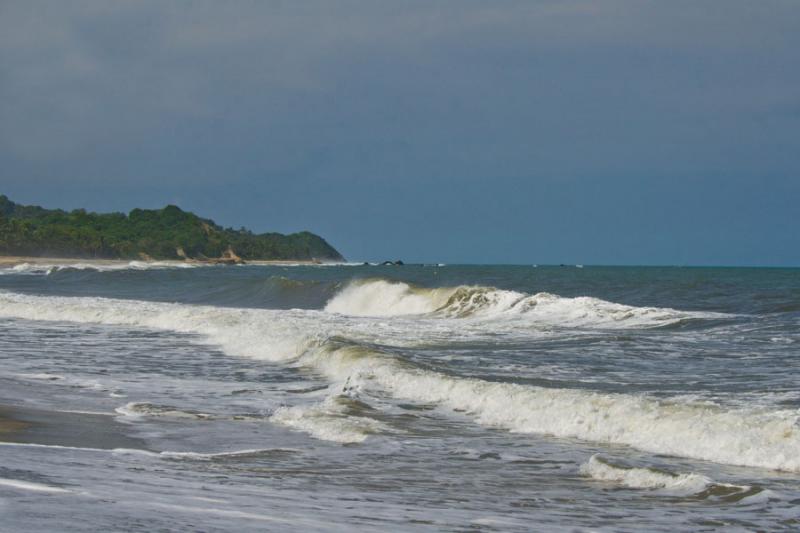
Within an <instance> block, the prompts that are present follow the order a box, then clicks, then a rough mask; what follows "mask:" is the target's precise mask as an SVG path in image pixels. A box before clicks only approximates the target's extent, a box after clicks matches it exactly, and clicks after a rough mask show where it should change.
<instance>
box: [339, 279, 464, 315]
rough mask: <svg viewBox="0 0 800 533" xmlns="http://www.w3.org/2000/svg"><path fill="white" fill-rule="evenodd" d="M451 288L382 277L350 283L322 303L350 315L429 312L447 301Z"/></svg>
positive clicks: (417, 313) (418, 313)
mask: <svg viewBox="0 0 800 533" xmlns="http://www.w3.org/2000/svg"><path fill="white" fill-rule="evenodd" d="M452 291H453V290H452V289H441V290H440V289H418V288H414V287H412V286H411V285H408V284H407V283H401V282H389V281H385V280H381V279H379V280H370V281H366V282H364V281H357V282H353V283H350V284H349V285H348V286H347V287H345V288H344V289H343V290H342V291H340V292H339V293H338V294H337V295H336V296H334V298H333V299H331V301H330V302H328V304H327V305H326V306H325V311H327V312H329V313H340V314H343V315H351V316H400V315H420V314H425V313H432V312H433V311H435V310H436V309H438V308H439V307H441V306H442V305H444V304H445V303H446V302H447V298H449V297H450V294H451V293H452Z"/></svg>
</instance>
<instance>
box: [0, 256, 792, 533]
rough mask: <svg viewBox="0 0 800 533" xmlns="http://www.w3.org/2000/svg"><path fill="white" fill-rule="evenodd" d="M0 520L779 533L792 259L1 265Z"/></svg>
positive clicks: (83, 526) (130, 526)
mask: <svg viewBox="0 0 800 533" xmlns="http://www.w3.org/2000/svg"><path fill="white" fill-rule="evenodd" d="M0 405H1V406H3V409H5V411H3V412H5V413H6V415H7V416H9V417H12V418H14V417H18V418H19V419H20V420H22V421H25V428H26V429H22V430H20V431H5V432H3V433H0V441H3V442H0V530H2V531H36V532H39V531H42V532H45V531H47V532H51V531H59V532H71V531H142V532H145V531H146V532H155V531H207V532H212V531H631V532H634V531H635V532H639V531H669V532H674V531H726V532H730V531H781V530H784V531H797V530H800V426H799V425H798V417H799V416H800V269H788V268H787V269H779V268H774V269H770V268H686V267H600V266H590V265H587V266H585V267H579V266H574V265H570V266H544V265H540V266H536V265H517V266H489V265H487V266H478V265H445V264H426V265H404V266H394V265H388V266H381V265H361V264H343V265H274V266H263V265H242V266H196V265H188V264H187V265H176V264H173V263H139V262H131V263H120V264H105V265H101V264H92V263H87V264H80V263H79V264H72V265H59V264H52V265H42V264H22V265H17V266H16V267H13V268H3V269H0Z"/></svg>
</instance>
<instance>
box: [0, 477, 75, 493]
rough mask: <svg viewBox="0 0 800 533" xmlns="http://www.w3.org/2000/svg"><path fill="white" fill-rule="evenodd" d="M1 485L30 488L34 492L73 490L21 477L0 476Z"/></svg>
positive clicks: (22, 488) (13, 487) (23, 488)
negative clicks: (21, 478)
mask: <svg viewBox="0 0 800 533" xmlns="http://www.w3.org/2000/svg"><path fill="white" fill-rule="evenodd" d="M0 486H2V487H11V488H12V489H21V490H29V491H33V492H49V493H64V492H72V491H70V490H67V489H63V488H61V487H54V486H52V485H43V484H42V483H32V482H30V481H21V480H19V479H6V478H0Z"/></svg>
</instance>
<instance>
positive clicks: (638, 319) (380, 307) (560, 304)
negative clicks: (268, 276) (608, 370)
mask: <svg viewBox="0 0 800 533" xmlns="http://www.w3.org/2000/svg"><path fill="white" fill-rule="evenodd" d="M325 311H327V312H329V313H339V314H342V315H349V316H377V317H381V316H404V315H427V316H430V317H441V318H476V319H481V318H482V319H498V318H507V319H524V320H529V321H533V322H537V323H544V324H552V325H564V326H596V327H611V328H619V327H623V328H624V327H658V326H664V325H669V324H674V323H677V322H680V321H683V320H689V319H703V318H722V317H727V316H728V315H724V314H720V313H708V312H688V311H678V310H676V309H669V308H660V307H634V306H630V305H623V304H618V303H613V302H608V301H605V300H601V299H599V298H592V297H589V296H580V297H576V298H564V297H561V296H557V295H555V294H550V293H546V292H540V293H537V294H526V293H522V292H516V291H509V290H502V289H496V288H493V287H480V286H460V287H442V288H434V289H429V288H423V287H417V286H414V285H410V284H407V283H403V282H392V281H386V280H382V279H377V280H375V279H373V280H359V281H354V282H351V283H350V284H349V285H348V286H346V287H345V288H344V289H343V290H341V291H340V292H339V293H338V294H336V295H335V296H334V297H333V298H332V299H331V300H330V301H329V302H328V304H327V305H326V306H325Z"/></svg>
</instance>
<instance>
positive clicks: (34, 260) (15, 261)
mask: <svg viewBox="0 0 800 533" xmlns="http://www.w3.org/2000/svg"><path fill="white" fill-rule="evenodd" d="M132 261H136V262H138V263H158V264H160V265H164V264H174V265H176V266H178V265H190V264H196V265H215V264H224V263H222V262H220V261H219V260H216V259H209V260H203V259H188V260H177V259H164V260H147V261H145V260H141V259H85V258H76V257H28V256H18V255H3V256H0V268H3V267H5V268H11V267H15V266H17V265H22V264H26V263H27V264H29V265H77V264H83V265H86V264H89V265H127V264H129V263H131V262H132ZM243 264H247V265H319V264H322V263H321V262H319V261H309V260H303V259H297V260H258V259H253V260H246V261H244V262H243Z"/></svg>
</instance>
